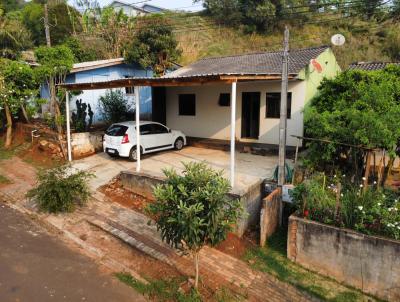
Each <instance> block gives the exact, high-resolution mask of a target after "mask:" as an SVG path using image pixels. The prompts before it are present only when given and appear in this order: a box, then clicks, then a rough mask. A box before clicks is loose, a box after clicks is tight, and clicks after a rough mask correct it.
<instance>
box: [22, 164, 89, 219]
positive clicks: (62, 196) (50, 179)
mask: <svg viewBox="0 0 400 302" xmlns="http://www.w3.org/2000/svg"><path fill="white" fill-rule="evenodd" d="M91 177H93V175H92V174H91V173H89V172H86V171H77V172H72V171H71V168H70V167H69V166H68V165H66V166H60V167H56V168H53V169H50V170H42V171H40V172H39V173H38V183H37V186H36V187H35V188H33V189H32V190H30V191H29V192H28V194H27V197H29V198H34V199H35V200H36V201H37V203H38V205H39V208H40V209H41V210H42V211H47V212H50V213H58V212H71V211H73V210H74V209H75V206H76V205H83V204H84V203H85V202H86V201H87V200H88V199H89V197H90V190H89V186H88V184H87V181H88V180H89V178H91Z"/></svg>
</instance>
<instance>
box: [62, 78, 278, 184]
mask: <svg viewBox="0 0 400 302" xmlns="http://www.w3.org/2000/svg"><path fill="white" fill-rule="evenodd" d="M266 80H281V75H280V74H269V75H260V74H210V75H202V76H177V77H162V78H125V79H119V80H112V81H107V82H93V83H73V84H61V85H59V86H60V87H62V88H64V89H66V90H67V94H66V115H67V118H66V124H67V125H66V126H67V143H68V160H69V161H72V150H71V128H70V110H69V99H70V96H69V91H75V90H93V89H112V88H124V87H134V93H135V103H136V104H135V106H136V110H135V113H136V123H137V124H138V123H139V122H140V102H139V101H137V100H139V92H140V89H141V87H145V86H147V87H177V86H202V85H204V86H207V85H213V84H214V85H215V84H228V85H231V112H230V113H231V114H230V165H229V175H230V183H231V186H232V187H235V137H236V125H235V123H236V103H237V95H236V87H237V83H238V82H254V81H266ZM136 145H137V146H140V127H136ZM136 171H137V172H140V171H141V158H140V152H138V160H137V164H136Z"/></svg>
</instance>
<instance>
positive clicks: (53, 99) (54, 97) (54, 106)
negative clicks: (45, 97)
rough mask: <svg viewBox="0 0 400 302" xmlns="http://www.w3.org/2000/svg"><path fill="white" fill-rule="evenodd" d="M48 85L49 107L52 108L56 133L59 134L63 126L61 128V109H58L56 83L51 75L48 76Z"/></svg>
mask: <svg viewBox="0 0 400 302" xmlns="http://www.w3.org/2000/svg"><path fill="white" fill-rule="evenodd" d="M49 86H50V103H51V107H52V109H53V114H54V119H55V123H56V127H57V132H58V134H60V135H61V134H62V133H63V128H62V125H61V124H60V123H61V110H60V106H59V105H58V102H57V95H56V84H55V79H54V78H53V77H52V78H50V81H49Z"/></svg>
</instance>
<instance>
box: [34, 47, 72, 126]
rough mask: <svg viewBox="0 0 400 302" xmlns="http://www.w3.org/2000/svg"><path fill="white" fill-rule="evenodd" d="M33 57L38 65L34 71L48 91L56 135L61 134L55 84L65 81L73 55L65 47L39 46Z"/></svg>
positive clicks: (60, 118)
mask: <svg viewBox="0 0 400 302" xmlns="http://www.w3.org/2000/svg"><path fill="white" fill-rule="evenodd" d="M35 57H36V59H37V61H38V63H39V64H40V66H38V67H37V68H36V69H35V71H36V74H37V77H38V79H39V80H41V81H43V82H45V83H46V84H47V86H48V87H49V90H50V105H51V107H52V108H53V112H54V115H55V121H56V125H57V130H58V133H60V134H61V133H62V132H63V126H62V123H61V121H62V114H61V109H60V104H59V100H58V98H57V92H58V90H59V89H58V88H57V84H61V83H63V82H64V81H65V77H66V76H67V73H68V72H69V71H70V70H71V68H72V66H73V63H74V54H73V53H72V51H71V50H70V49H69V48H68V47H66V46H55V47H46V46H41V47H38V48H37V49H36V50H35Z"/></svg>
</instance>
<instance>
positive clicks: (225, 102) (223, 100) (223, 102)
mask: <svg viewBox="0 0 400 302" xmlns="http://www.w3.org/2000/svg"><path fill="white" fill-rule="evenodd" d="M218 104H219V105H220V106H221V107H229V106H230V105H231V94H230V93H221V94H220V95H219V100H218Z"/></svg>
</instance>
